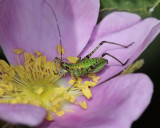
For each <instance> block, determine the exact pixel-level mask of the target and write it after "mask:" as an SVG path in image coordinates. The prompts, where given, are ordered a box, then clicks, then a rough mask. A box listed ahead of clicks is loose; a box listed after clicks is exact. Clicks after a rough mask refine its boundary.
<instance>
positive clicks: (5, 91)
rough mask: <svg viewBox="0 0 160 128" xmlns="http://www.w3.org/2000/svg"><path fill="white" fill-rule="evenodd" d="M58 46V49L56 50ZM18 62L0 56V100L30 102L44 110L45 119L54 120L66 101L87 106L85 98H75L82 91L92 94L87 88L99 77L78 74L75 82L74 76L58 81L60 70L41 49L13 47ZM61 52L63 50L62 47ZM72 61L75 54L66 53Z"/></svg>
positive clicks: (88, 96) (3, 101)
mask: <svg viewBox="0 0 160 128" xmlns="http://www.w3.org/2000/svg"><path fill="white" fill-rule="evenodd" d="M59 48H60V47H59V46H58V51H59ZM14 52H15V53H16V54H17V60H18V63H19V64H18V65H8V64H7V63H6V62H5V61H3V60H0V79H1V80H0V103H7V104H17V103H22V104H32V105H36V106H40V107H43V108H45V109H46V110H47V113H48V114H47V116H46V119H47V120H53V118H54V117H53V115H54V114H56V115H58V116H62V115H64V114H65V112H67V111H71V110H66V109H65V107H64V105H65V104H76V105H79V106H80V107H81V108H83V109H87V103H86V102H85V101H82V102H77V101H76V98H77V97H78V96H80V95H84V96H85V97H86V98H87V99H90V98H91V97H92V93H91V91H90V88H91V87H93V86H95V85H96V83H97V82H98V80H99V77H96V76H95V74H92V75H91V78H92V80H93V81H85V82H83V81H82V79H81V78H78V81H76V83H75V79H71V80H70V81H69V84H70V85H73V84H74V83H75V85H74V86H73V88H72V89H70V90H69V91H68V89H69V87H70V86H67V85H66V83H65V82H62V81H60V78H61V77H62V75H63V74H60V73H57V66H56V64H55V62H54V61H47V60H46V57H45V56H43V55H42V53H41V52H38V51H35V55H33V54H31V53H27V52H24V53H23V50H22V49H15V50H14ZM22 53H23V55H24V65H21V64H20V60H19V54H22ZM63 53H64V50H63ZM68 58H69V59H68V60H69V61H70V62H71V63H73V61H74V60H75V57H73V58H72V57H68Z"/></svg>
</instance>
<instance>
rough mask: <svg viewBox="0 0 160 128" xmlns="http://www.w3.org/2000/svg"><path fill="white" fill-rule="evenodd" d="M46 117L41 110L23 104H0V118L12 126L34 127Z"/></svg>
mask: <svg viewBox="0 0 160 128" xmlns="http://www.w3.org/2000/svg"><path fill="white" fill-rule="evenodd" d="M45 116H46V111H45V109H43V108H40V107H36V106H32V105H24V104H15V105H9V104H0V118H1V119H2V120H5V121H7V122H10V123H12V124H24V125H29V126H36V125H38V124H40V123H41V122H42V121H43V120H44V118H45Z"/></svg>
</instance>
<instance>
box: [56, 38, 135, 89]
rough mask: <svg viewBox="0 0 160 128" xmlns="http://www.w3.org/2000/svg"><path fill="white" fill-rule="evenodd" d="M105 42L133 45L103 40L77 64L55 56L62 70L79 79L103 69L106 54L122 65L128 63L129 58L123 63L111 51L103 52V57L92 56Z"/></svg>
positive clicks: (105, 62) (106, 62)
mask: <svg viewBox="0 0 160 128" xmlns="http://www.w3.org/2000/svg"><path fill="white" fill-rule="evenodd" d="M104 43H109V44H114V45H119V46H121V47H123V48H128V47H129V46H131V45H132V44H133V43H131V44H129V45H127V46H125V45H121V44H117V43H113V42H108V41H102V42H101V43H100V44H99V45H98V46H97V47H96V48H95V49H94V50H93V51H92V52H91V53H90V54H88V55H87V56H86V57H84V58H83V59H81V58H79V59H78V60H77V62H76V63H75V64H72V63H68V62H63V61H62V59H59V58H58V57H56V58H55V62H56V63H60V66H61V69H62V72H63V73H64V72H65V73H68V72H70V74H71V76H72V77H73V78H75V80H76V81H77V80H78V78H77V77H79V76H88V78H89V79H90V74H91V73H96V72H99V71H101V70H102V69H103V68H104V67H105V65H106V64H108V60H107V59H105V58H103V57H104V56H106V55H108V56H110V57H112V58H113V59H115V60H116V61H117V62H119V63H120V64H121V65H122V66H123V65H125V64H127V62H128V60H129V59H128V60H127V61H126V62H125V63H123V62H121V61H120V60H119V59H117V58H116V57H114V56H112V55H110V54H109V53H103V54H102V56H101V57H96V58H90V57H91V56H92V54H93V53H94V52H96V50H97V49H98V48H99V47H100V46H102V45H103V44H104ZM74 85H75V83H74V84H73V85H72V86H71V87H70V88H69V89H68V91H69V90H70V89H71V88H72V87H73V86H74Z"/></svg>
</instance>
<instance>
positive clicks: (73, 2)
mask: <svg viewBox="0 0 160 128" xmlns="http://www.w3.org/2000/svg"><path fill="white" fill-rule="evenodd" d="M46 1H47V3H49V5H50V6H51V8H52V9H54V11H55V13H56V16H57V19H58V24H59V27H60V32H61V38H62V45H63V47H64V48H65V50H66V55H65V56H69V55H70V56H73V55H74V56H76V55H78V54H79V53H80V52H81V51H82V49H83V48H84V46H85V45H86V44H87V42H88V40H89V38H90V36H91V33H92V30H93V28H94V26H95V24H96V21H97V17H98V10H99V0H94V1H79V0H67V1H66V0H58V1H57V0H46ZM51 8H50V7H49V6H47V4H45V2H44V0H4V1H2V2H1V9H0V12H1V13H0V40H1V46H2V48H3V50H4V52H5V55H6V56H7V58H8V60H9V62H10V63H12V64H16V56H15V54H13V49H15V48H22V49H25V51H27V52H34V51H35V50H39V51H41V52H43V53H44V54H45V55H47V57H48V59H51V60H53V59H54V58H55V56H58V55H57V44H59V43H60V40H59V35H58V28H57V25H56V19H55V17H54V14H53V12H52V9H51ZM84 12H85V13H84ZM86 28H87V29H86Z"/></svg>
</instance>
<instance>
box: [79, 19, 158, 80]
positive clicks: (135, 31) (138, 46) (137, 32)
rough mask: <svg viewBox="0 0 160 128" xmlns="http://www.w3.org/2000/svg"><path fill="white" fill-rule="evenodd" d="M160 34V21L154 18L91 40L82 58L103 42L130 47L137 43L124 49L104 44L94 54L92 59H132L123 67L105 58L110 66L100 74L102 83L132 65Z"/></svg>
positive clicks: (124, 60) (113, 60)
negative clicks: (103, 55)
mask: <svg viewBox="0 0 160 128" xmlns="http://www.w3.org/2000/svg"><path fill="white" fill-rule="evenodd" d="M159 32H160V21H159V20H157V19H154V18H148V19H145V20H143V21H141V22H139V23H137V24H135V25H133V26H130V27H129V28H126V29H124V30H121V31H119V32H115V33H112V34H109V35H106V36H105V35H104V36H103V37H101V38H98V39H96V40H91V41H90V43H89V44H88V45H87V47H86V48H85V50H84V51H83V52H82V53H83V54H82V55H81V57H82V58H83V57H84V56H86V55H87V54H89V53H90V52H91V51H92V50H93V49H94V48H95V47H96V46H98V44H99V43H100V42H102V41H111V42H116V43H119V44H123V45H129V44H131V43H132V42H135V43H134V44H133V45H131V46H130V47H128V48H122V47H119V46H116V45H112V44H103V46H102V47H100V48H99V49H98V50H97V51H96V52H95V53H94V54H93V56H92V57H100V56H101V55H102V54H103V53H109V54H111V55H112V56H114V57H116V58H117V59H119V60H120V61H121V62H123V63H125V62H126V61H127V60H128V59H130V60H129V62H128V63H127V64H126V65H125V66H122V65H121V64H120V63H118V62H117V61H116V60H115V59H113V58H111V57H109V56H105V57H104V58H106V59H107V60H108V64H107V65H106V66H105V68H104V69H103V70H102V72H101V73H99V74H98V75H99V76H101V79H100V82H102V81H104V80H105V79H108V78H110V77H112V76H114V75H115V74H117V73H119V72H120V71H122V70H123V69H124V68H126V67H127V66H128V65H129V64H131V63H132V62H133V61H134V60H135V59H136V58H137V57H138V56H139V55H140V54H141V53H142V52H143V50H144V49H145V48H146V47H147V46H148V45H149V44H150V43H151V42H152V41H153V40H154V38H155V37H156V36H157V35H158V34H159ZM95 36H96V35H95ZM95 38H96V37H95Z"/></svg>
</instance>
